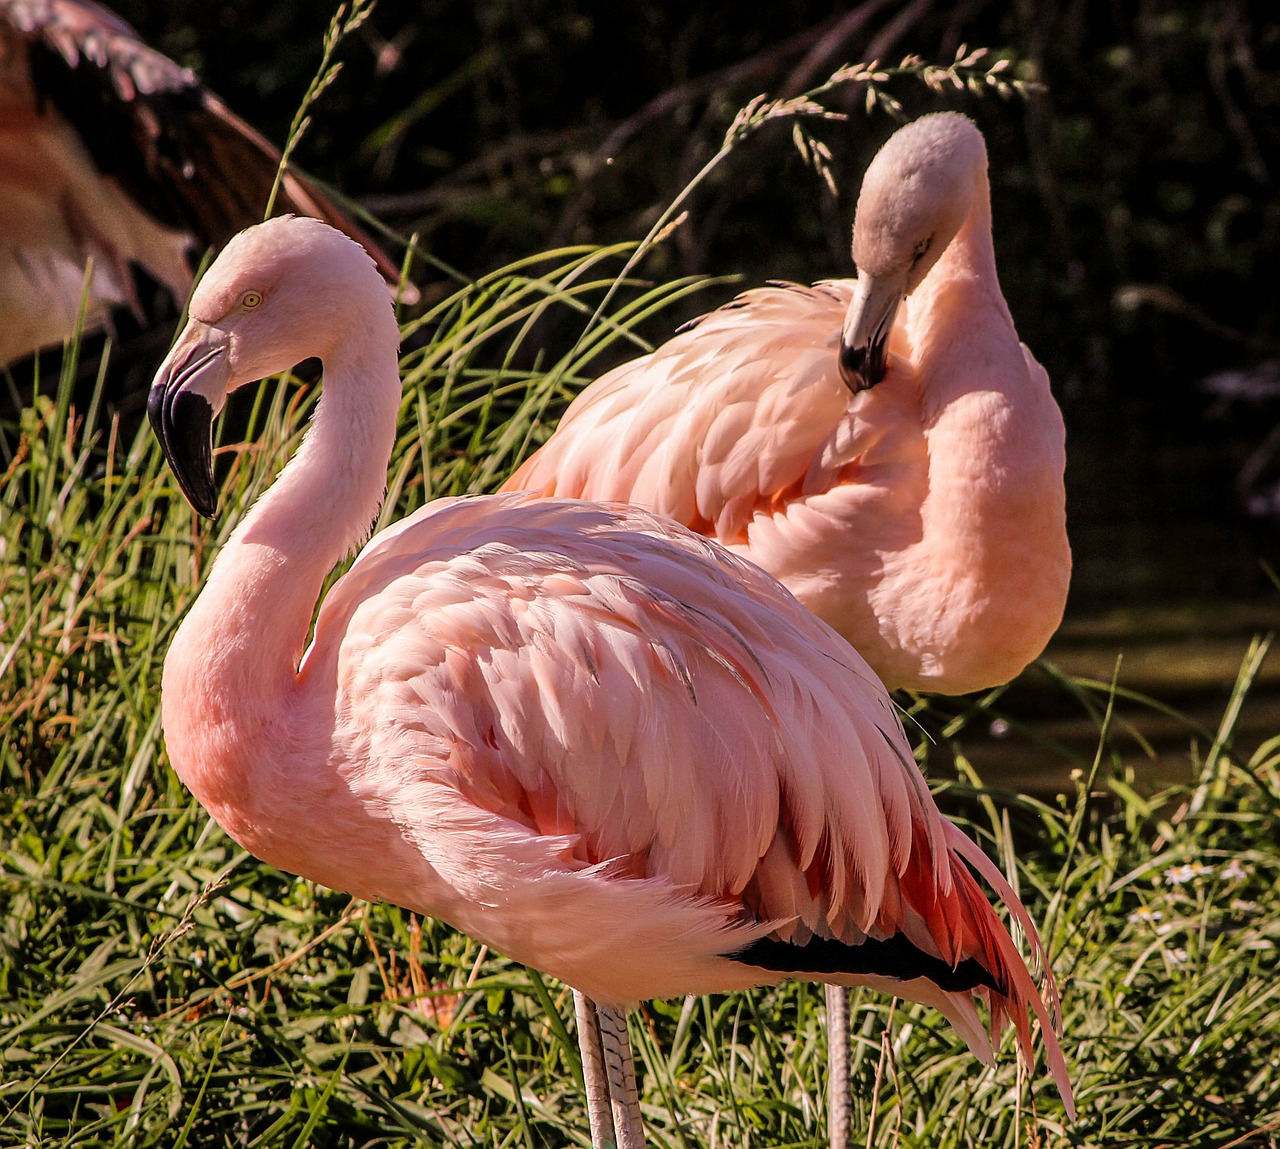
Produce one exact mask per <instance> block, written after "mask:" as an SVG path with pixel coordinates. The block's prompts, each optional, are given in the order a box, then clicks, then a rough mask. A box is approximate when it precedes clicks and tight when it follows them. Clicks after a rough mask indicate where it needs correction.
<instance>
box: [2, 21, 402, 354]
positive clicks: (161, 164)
mask: <svg viewBox="0 0 1280 1149" xmlns="http://www.w3.org/2000/svg"><path fill="white" fill-rule="evenodd" d="M279 162H280V153H279V152H278V151H277V150H276V149H275V148H273V147H272V146H271V145H270V144H269V143H267V141H266V140H265V139H263V138H262V136H260V135H259V134H258V133H257V132H256V131H254V129H253V128H251V127H250V126H249V125H248V124H246V123H245V122H244V121H243V120H242V119H240V118H239V117H238V116H236V115H235V113H233V112H232V111H231V110H230V109H228V108H227V106H226V105H225V104H224V103H223V102H222V101H221V100H219V99H218V97H217V96H215V95H214V94H213V93H212V92H210V91H208V89H206V88H204V87H203V86H202V85H201V84H200V82H199V81H198V80H197V79H196V77H195V76H194V75H192V74H191V72H189V71H188V70H187V69H186V68H181V67H179V66H178V65H177V64H175V63H174V62H173V61H172V60H170V59H169V58H168V57H166V56H163V55H161V54H160V53H159V52H157V51H155V50H154V49H152V48H149V47H148V46H147V45H146V44H144V43H143V42H142V41H141V40H140V39H139V38H138V35H137V33H136V32H135V31H134V30H133V29H132V28H131V27H130V26H129V25H128V24H126V23H125V22H124V21H123V20H121V19H120V17H118V16H117V15H116V14H115V13H114V12H111V11H109V10H108V9H107V8H104V7H103V6H102V5H100V4H97V3H94V2H93V0H0V365H3V364H5V363H10V362H12V361H14V360H16V359H19V358H21V357H22V356H24V355H28V354H30V353H31V352H33V351H36V350H38V349H39V348H41V347H45V346H48V345H51V344H57V343H61V342H62V341H63V340H64V339H67V338H69V337H70V336H71V335H72V333H73V332H74V330H75V323H76V315H77V312H78V311H79V308H80V296H81V292H82V290H83V288H84V286H85V284H84V280H85V268H86V265H87V263H88V262H89V260H90V259H92V260H93V272H92V277H91V279H90V281H89V285H88V288H89V290H88V313H87V315H86V319H85V330H87V331H94V330H97V329H98V328H100V327H102V326H103V325H104V324H105V323H106V322H107V320H108V316H109V313H110V311H111V309H112V308H115V307H130V308H132V309H133V310H134V311H135V312H137V313H138V318H139V319H140V320H142V319H144V318H145V317H144V316H143V315H142V313H141V303H140V301H139V297H138V293H137V290H136V287H135V283H134V275H135V273H136V270H137V269H141V270H142V271H145V272H146V273H147V275H149V276H150V277H151V278H152V279H154V280H155V281H156V282H157V283H159V284H161V285H162V286H164V287H165V288H167V289H168V291H169V292H171V293H172V295H173V298H174V302H175V305H176V304H180V303H181V302H182V301H183V300H184V299H185V298H186V296H187V293H188V292H189V291H190V289H191V283H192V268H193V263H194V262H195V261H198V260H199V259H200V257H201V256H202V255H203V253H204V250H205V248H207V247H208V246H210V245H213V246H218V245H221V244H223V243H225V242H226V241H227V240H228V239H230V238H231V236H232V235H234V234H235V233H236V232H237V231H239V230H240V229H241V228H243V227H247V226H248V225H249V224H251V223H256V222H257V221H258V220H260V219H261V218H262V215H263V212H264V211H265V209H266V206H267V199H268V197H269V195H270V192H271V185H272V183H273V182H274V180H275V175H276V168H277V165H278V164H279ZM277 202H278V204H279V207H280V209H281V210H282V211H288V212H295V213H298V214H302V215H313V216H317V217H319V218H321V219H325V220H327V221H328V222H329V223H331V224H333V225H334V226H335V227H339V228H341V229H342V230H343V231H346V232H348V233H349V234H350V235H353V236H355V237H356V238H357V239H359V240H360V242H361V243H363V244H364V245H365V246H366V247H367V248H368V249H369V251H370V252H371V253H372V254H373V255H374V256H375V258H376V259H377V260H378V264H379V267H380V269H381V270H382V273H383V275H384V276H385V277H386V278H387V280H388V282H390V283H391V284H395V283H396V282H397V281H398V280H399V278H400V274H399V271H400V269H399V266H398V264H397V263H396V262H395V261H393V260H392V259H390V258H389V257H388V256H387V255H386V254H384V253H383V252H382V251H381V250H380V249H379V247H378V246H377V245H376V244H375V243H373V241H372V240H370V239H369V237H368V236H367V235H366V234H365V232H364V230H363V229H362V228H361V227H360V226H359V225H358V224H357V223H356V222H355V220H354V219H353V218H352V217H351V215H350V214H349V213H348V212H346V211H344V210H342V209H341V208H340V207H338V205H337V204H335V203H334V202H333V201H332V200H330V199H329V197H328V196H326V195H325V194H324V193H323V192H321V191H320V190H319V189H318V188H316V187H315V186H314V185H313V184H311V183H310V182H309V181H307V180H305V179H302V178H300V177H297V176H294V175H292V174H287V175H286V176H285V178H284V181H283V184H282V186H281V189H280V195H279V198H278V201H277ZM406 294H407V295H416V292H415V291H414V290H413V288H412V287H409V288H407V289H406Z"/></svg>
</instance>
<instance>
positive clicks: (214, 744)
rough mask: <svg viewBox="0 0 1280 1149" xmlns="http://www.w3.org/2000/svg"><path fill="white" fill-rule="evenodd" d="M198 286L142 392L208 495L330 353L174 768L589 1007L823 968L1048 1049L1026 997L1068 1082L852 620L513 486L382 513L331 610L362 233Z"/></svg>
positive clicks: (1023, 975) (390, 347)
mask: <svg viewBox="0 0 1280 1149" xmlns="http://www.w3.org/2000/svg"><path fill="white" fill-rule="evenodd" d="M189 313H190V317H191V318H190V320H189V322H188V326H187V328H186V330H185V331H184V333H183V335H182V336H181V337H180V339H179V341H178V343H177V344H176V345H175V347H174V349H173V351H172V352H171V353H170V356H169V358H168V360H167V361H166V363H165V365H164V366H163V367H162V368H161V370H160V372H159V374H158V375H157V380H156V383H155V385H154V387H153V391H152V395H151V400H150V404H149V411H150V414H151V417H152V420H153V423H154V424H155V426H156V429H157V432H158V434H159V436H160V438H161V440H162V443H163V444H164V447H165V451H166V454H167V455H168V456H169V458H170V462H171V463H172V464H173V466H174V469H175V473H176V474H177V476H178V478H179V480H180V482H181V483H182V486H183V489H184V490H185V491H186V492H187V493H188V494H189V496H190V497H191V498H192V500H193V502H194V503H195V504H196V505H197V507H198V508H199V509H201V510H203V511H204V512H206V513H211V512H212V510H213V502H214V496H213V493H212V492H213V488H212V479H211V471H210V467H209V464H210V459H209V456H208V451H207V442H208V434H209V426H210V422H211V420H212V418H213V416H214V415H215V414H216V412H217V411H218V410H220V408H221V406H222V403H223V400H224V399H225V396H226V394H227V393H228V392H229V391H230V390H231V389H233V388H234V387H236V386H239V385H241V384H243V383H247V382H249V381H251V380H253V379H257V378H259V377H261V376H262V375H263V374H268V373H272V372H276V371H279V370H283V369H285V368H286V367H288V366H290V365H292V364H293V363H295V362H297V361H298V360H300V359H302V358H305V357H307V356H308V355H312V354H319V355H320V357H321V358H322V359H323V361H324V366H325V390H324V394H323V396H322V398H321V400H320V404H319V406H318V409H317V412H316V416H315V419H314V422H313V425H312V427H311V428H310V430H309V431H308V433H307V436H306V438H305V440H304V442H303V444H302V446H301V447H300V448H299V450H298V452H297V454H296V455H295V456H294V458H293V459H292V460H291V461H290V463H289V465H288V466H287V467H286V468H285V470H284V472H283V473H282V474H281V475H280V477H279V479H278V480H277V482H276V483H275V484H274V485H273V487H272V488H271V489H270V490H269V491H268V492H267V493H266V494H265V495H264V496H263V497H262V498H261V499H259V500H258V502H257V503H256V505H255V506H254V507H253V509H252V511H250V513H249V514H248V515H247V516H246V518H245V520H244V521H243V522H242V523H241V524H240V526H239V527H238V528H237V529H236V530H235V531H234V532H233V533H232V535H231V537H230V539H229V540H228V541H227V543H226V544H225V546H224V547H223V549H222V551H221V553H220V554H219V556H218V558H217V560H216V562H215V563H214V566H213V568H212V570H211V572H210V575H209V578H208V581H207V584H206V586H205V588H204V590H203V591H202V592H201V594H200V596H199V597H198V598H197V600H196V602H195V604H194V605H193V606H192V608H191V611H190V613H189V614H188V616H187V618H186V619H185V620H184V621H183V623H182V625H181V627H180V628H179V630H178V632H177V634H176V635H175V637H174V640H173V643H172V646H171V648H170V651H169V654H168V657H167V659H166V663H165V672H164V682H163V721H164V730H165V738H166V743H167V747H168V751H169V756H170V760H171V761H172V763H173V765H174V768H175V770H176V771H177V772H178V774H179V776H180V777H181V778H182V779H183V781H184V783H185V784H186V785H187V786H188V787H189V788H190V789H191V791H192V792H193V793H194V794H195V795H196V797H197V798H198V799H199V800H200V801H201V802H202V803H203V804H204V805H205V806H206V807H207V808H208V810H209V811H210V812H211V813H212V815H213V816H214V818H215V819H216V820H217V821H218V822H219V823H220V824H221V825H222V826H223V827H224V828H225V829H226V831H227V832H228V833H229V834H230V835H231V836H232V837H233V838H235V839H236V840H237V841H238V842H240V843H241V844H242V845H243V846H244V847H245V848H246V849H248V850H250V851H251V852H252V853H254V854H255V855H256V856H258V857H260V858H262V859H263V860H265V861H267V862H269V863H271V864H273V865H276V866H278V867H280V868H283V869H287V870H290V871H293V872H295V873H299V874H302V875H304V876H306V877H309V878H312V879H314V880H316V881H319V882H322V883H324V884H325V885H328V886H332V887H334V888H337V889H342V890H347V891H350V892H351V893H354V894H357V895H359V896H361V897H364V898H369V899H380V900H387V901H391V902H395V903H396V904H398V905H402V906H405V907H407V908H409V909H412V910H415V911H417V912H420V913H423V914H429V915H432V916H435V917H440V918H443V919H445V920H446V921H448V922H450V923H451V924H452V925H454V926H456V927H458V928H459V929H462V930H464V931H466V932H467V933H469V934H471V935H472V936H474V937H476V938H478V939H480V940H482V941H484V942H486V943H488V944H489V945H491V946H493V947H494V948H496V949H498V950H500V951H501V952H503V953H505V954H508V955H509V956H511V957H513V958H516V959H518V960H520V961H522V962H525V963H527V964H529V965H532V966H536V967H537V968H540V969H543V970H546V971H548V972H549V973H552V974H554V975H556V976H557V977H560V978H562V979H563V980H565V981H566V982H568V983H569V984H570V985H572V986H574V987H576V988H577V989H579V990H582V991H585V992H586V993H588V994H590V995H591V996H592V997H594V998H597V999H599V1000H601V1001H604V1002H619V1003H625V1002H632V1001H635V1000H637V999H640V998H647V997H653V996H669V995H673V994H680V993H688V992H695V993H701V992H708V991H711V990H724V989H734V988H739V987H744V986H749V985H755V984H762V983H770V982H775V981H778V980H781V979H782V978H784V977H786V976H789V975H790V974H792V973H796V972H798V973H801V974H813V975H815V976H820V977H821V978H823V979H824V980H828V981H838V982H841V983H843V984H852V983H859V982H866V983H868V984H872V985H875V986H878V987H880V988H884V989H888V990H889V991H890V992H893V993H897V994H899V995H901V996H904V997H909V998H913V999H916V1000H921V1001H926V1002H928V1003H930V1004H933V1005H936V1006H937V1007H938V1008H940V1009H942V1010H943V1011H944V1012H945V1013H946V1015H947V1016H948V1017H949V1018H950V1019H951V1020H952V1022H953V1023H954V1024H955V1025H956V1027H957V1028H958V1030H959V1031H960V1032H961V1034H962V1035H963V1036H964V1038H965V1040H966V1041H967V1042H969V1044H970V1046H971V1047H972V1048H973V1049H974V1050H975V1051H976V1052H978V1053H979V1054H980V1055H982V1056H983V1057H984V1058H988V1059H989V1058H990V1046H989V1043H988V1040H987V1037H986V1035H985V1033H984V1031H983V1026H982V1023H981V1020H980V1018H979V1015H978V1013H977V1010H976V1009H975V1004H974V1003H975V1000H978V1001H981V1002H985V1003H986V1004H987V1005H988V1006H989V1008H990V1019H991V1023H992V1024H993V1025H994V1026H995V1027H996V1028H997V1029H999V1028H1001V1027H1002V1026H1003V1024H1004V1021H1005V1019H1006V1018H1009V1019H1012V1020H1013V1022H1014V1024H1015V1025H1016V1026H1017V1029H1018V1033H1019V1036H1020V1039H1021V1040H1022V1042H1023V1045H1024V1048H1025V1049H1026V1050H1027V1052H1028V1053H1029V1054H1030V1053H1031V1044H1030V1032H1029V1029H1028V1023H1027V1011H1028V1009H1030V1010H1031V1011H1032V1012H1034V1013H1035V1015H1036V1016H1037V1017H1038V1018H1039V1019H1040V1021H1041V1024H1042V1031H1043V1041H1044V1045H1045V1049H1046V1052H1047V1056H1048V1058H1049V1062H1050V1065H1051V1067H1052V1069H1053V1072H1054V1076H1055V1078H1056V1080H1057V1081H1058V1084H1059V1088H1060V1090H1061V1092H1062V1094H1063V1096H1064V1098H1065V1099H1066V1101H1067V1104H1068V1106H1070V1104H1071V1101H1070V1097H1071V1093H1070V1085H1069V1082H1068V1079H1067V1075H1066V1069H1065V1065H1064V1063H1063V1061H1062V1055H1061V1052H1060V1051H1059V1048H1058V1045H1057V1042H1056V1040H1055V1038H1054V1036H1053V1032H1052V1030H1053V1020H1054V1019H1053V1017H1052V1016H1051V1015H1052V1013H1053V1009H1054V1001H1055V990H1054V988H1053V981H1052V977H1051V975H1049V974H1048V973H1047V971H1046V974H1045V978H1046V982H1045V985H1046V990H1047V998H1048V1001H1049V1005H1048V1006H1046V1005H1045V1002H1044V1000H1043V999H1042V996H1041V994H1040V993H1039V992H1038V991H1037V989H1036V987H1035V985H1034V984H1033V982H1032V980H1031V977H1030V975H1029V974H1028V972H1027V969H1026V967H1025V965H1024V963H1023V960H1022V958H1021V957H1020V956H1019V955H1018V953H1017V951H1016V949H1015V948H1014V946H1013V944H1012V942H1011V941H1010V939H1009V937H1008V934H1007V932H1006V930H1005V928H1004V926H1003V925H1002V924H1001V922H1000V920H999V918H998V917H997V916H996V914H995V913H994V911H993V910H992V908H991V906H990V904H989V903H988V901H987V899H986V898H985V897H984V896H983V895H982V893H981V891H980V890H979V888H978V886H977V883H976V881H975V879H974V877H973V875H972V874H971V872H970V870H969V868H968V866H967V865H966V862H965V859H966V858H968V859H969V862H970V863H971V864H973V865H976V866H977V867H978V868H979V870H980V872H983V873H984V874H987V875H988V876H990V875H991V874H994V875H995V880H997V881H998V882H1003V879H1000V877H999V874H998V871H996V870H995V867H994V866H992V865H991V864H990V863H989V862H987V861H986V859H985V858H984V857H983V855H982V854H981V852H980V851H978V850H977V849H976V847H973V846H972V844H971V843H968V841H967V839H965V838H964V836H963V835H962V834H960V833H959V831H957V830H956V829H955V828H954V827H952V826H950V825H949V824H948V823H947V822H946V821H945V820H944V819H943V818H942V817H941V815H940V814H939V813H938V811H937V808H936V807H935V805H934V803H933V801H932V798H931V796H930V794H929V792H928V789H927V787H926V786H925V785H924V782H923V780H922V778H921V776H920V774H919V772H918V770H917V769H916V768H915V764H914V761H913V759H912V756H911V750H910V746H909V744H908V743H907V740H906V738H905V736H904V734H903V731H902V728H901V726H900V724H899V722H898V719H897V717H896V715H895V712H894V709H893V706H892V704H891V702H890V700H889V698H888V696H887V695H886V693H885V691H884V689H883V688H882V687H881V685H880V684H879V682H878V681H877V680H876V678H875V676H874V675H873V674H872V673H871V671H870V670H869V668H868V667H867V666H866V664H865V663H864V662H863V661H862V659H861V658H860V657H859V656H858V655H857V654H856V653H855V652H854V651H853V650H852V649H851V648H850V647H849V646H848V645H847V644H846V643H845V642H844V641H843V640H842V639H840V638H839V637H838V636H837V635H836V634H835V633H834V632H832V631H831V630H830V629H829V628H828V627H827V626H826V625H825V624H823V623H822V622H820V621H819V620H818V619H816V618H814V617H813V616H812V615H810V614H809V613H808V612H807V611H805V610H804V609H803V608H802V607H801V606H800V605H799V604H798V603H797V602H796V601H795V600H794V599H793V598H792V597H791V596H790V595H789V594H788V593H787V592H786V591H785V590H784V589H783V588H782V587H781V586H780V585H779V584H778V583H776V582H775V581H774V580H773V579H772V578H770V577H769V576H767V575H766V574H764V573H763V572H761V571H760V570H758V569H757V568H755V567H754V566H752V565H751V564H749V563H747V562H745V561H743V560H741V559H739V558H736V557H734V556H733V555H731V554H729V553H727V552H726V551H725V550H724V549H723V548H721V547H719V546H718V545H717V544H715V543H714V542H711V541H709V540H707V539H704V538H702V537H700V536H698V535H695V534H693V533H691V532H689V531H688V530H686V529H684V528H682V527H680V526H677V525H675V524H672V523H670V522H667V521H665V520H663V519H661V518H659V517H657V516H655V515H653V514H650V513H648V512H645V511H642V510H638V509H634V508H626V507H620V506H602V505H598V504H591V503H582V502H576V501H571V500H538V499H535V498H533V497H531V496H529V495H524V494H508V495H501V496H493V497H489V498H470V499H459V500H443V501H440V502H437V503H433V504H431V505H429V506H427V507H425V508H423V509H422V510H420V511H418V512H417V513H415V514H413V515H411V516H409V517H408V518H406V519H404V520H402V521H400V522H398V523H396V524H395V525H394V526H393V527H391V528H389V529H387V530H385V531H383V532H382V533H381V534H379V535H378V536H376V537H375V538H373V539H372V540H371V541H370V542H369V543H368V545H367V546H365V547H364V549H363V550H362V551H361V553H360V555H359V557H358V558H357V559H356V561H355V563H354V564H353V565H352V567H351V569H350V571H349V572H348V573H347V574H346V575H344V576H343V577H342V578H341V579H340V580H339V581H338V582H337V583H336V584H335V585H334V586H333V588H332V589H331V591H330V592H329V593H328V595H327V596H326V597H325V599H324V601H323V603H322V604H321V605H320V609H319V613H318V615H316V616H315V623H314V628H312V624H311V620H312V617H313V613H314V609H315V605H316V602H317V600H318V598H319V596H320V593H321V587H322V583H323V581H324V579H325V576H326V575H327V574H328V572H329V571H330V570H331V568H332V567H333V565H334V564H335V563H337V562H338V561H339V560H340V559H341V558H342V557H343V556H344V555H345V554H346V553H349V551H350V550H351V549H352V548H353V547H354V546H355V545H356V544H357V543H358V541H359V539H360V538H361V536H362V534H363V532H364V529H365V526H366V524H368V523H369V522H371V521H372V519H373V517H374V516H375V514H376V512H377V509H378V506H379V504H380V502H381V499H382V496H383V487H384V481H385V473H386V462H387V459H388V457H389V455H390V452H391V447H392V443H393V440H394V436H395V424H396V415H397V411H398V405H399V397H400V383H399V378H398V374H397V363H396V343H397V334H398V333H397V331H396V326H395V321H394V317H393V315H392V312H391V307H390V304H389V302H388V300H387V298H386V293H385V289H384V288H383V286H382V283H381V281H380V279H379V278H378V276H377V274H376V271H375V270H374V268H373V265H372V263H371V262H370V260H369V258H368V256H367V255H365V254H364V253H363V252H362V251H361V249H360V248H359V247H358V246H357V245H355V244H354V243H353V242H352V241H350V240H348V239H346V238H345V237H342V236H341V235H340V234H338V233H337V232H334V231H333V230H332V229H330V228H328V227H326V226H324V225H322V224H319V223H317V222H315V221H308V220H300V219H285V220H276V221H271V222H269V223H266V224H262V225H260V226H259V227H256V228H253V229H250V230H249V231H248V232H245V233H243V234H242V235H241V236H239V237H237V238H236V240H234V241H233V242H232V243H231V244H230V245H228V247H227V249H226V251H225V252H224V254H223V255H222V256H221V257H220V258H219V259H218V261H217V262H216V263H215V264H214V266H213V267H212V268H211V269H210V271H209V273H208V274H207V276H206V277H205V279H204V280H203V281H202V282H201V284H200V286H199V287H198V288H197V290H196V292H195V294H194V295H193V297H192V300H191V304H190V308H189ZM308 638H310V642H309V645H308ZM997 889H998V890H999V892H1000V893H1001V894H1002V895H1003V897H1004V899H1005V900H1006V901H1007V902H1009V904H1010V909H1011V910H1012V912H1014V913H1015V914H1016V915H1017V916H1018V917H1019V919H1020V920H1021V921H1023V922H1024V923H1025V924H1026V925H1028V926H1029V924H1030V923H1029V922H1028V921H1027V919H1026V915H1025V911H1023V910H1022V907H1021V906H1020V904H1018V902H1017V899H1016V898H1015V897H1013V894H1012V891H1010V890H1008V888H1007V886H1002V885H998V886H997ZM1030 933H1031V936H1032V939H1033V942H1032V944H1033V948H1034V949H1035V951H1036V953H1037V957H1039V956H1040V955H1039V942H1038V940H1035V939H1034V931H1033V930H1031V931H1030ZM815 954H817V955H820V956H821V958H822V960H823V962H825V963H826V966H825V968H827V971H828V972H825V973H820V972H819V969H820V968H823V967H815V968H814V969H809V968H808V965H809V960H810V957H811V956H812V955H815ZM833 962H834V964H832V963H833ZM906 973H910V974H911V976H910V977H904V974H906Z"/></svg>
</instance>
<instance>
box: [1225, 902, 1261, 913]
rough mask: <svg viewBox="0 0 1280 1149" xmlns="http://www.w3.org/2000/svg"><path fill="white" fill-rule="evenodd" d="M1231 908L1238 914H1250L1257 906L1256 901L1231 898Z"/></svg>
mask: <svg viewBox="0 0 1280 1149" xmlns="http://www.w3.org/2000/svg"><path fill="white" fill-rule="evenodd" d="M1231 908H1232V909H1233V910H1235V912H1236V913H1238V914H1251V913H1253V912H1254V910H1256V909H1257V908H1258V903H1257V902H1251V901H1249V899H1248V898H1232V899H1231Z"/></svg>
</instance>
